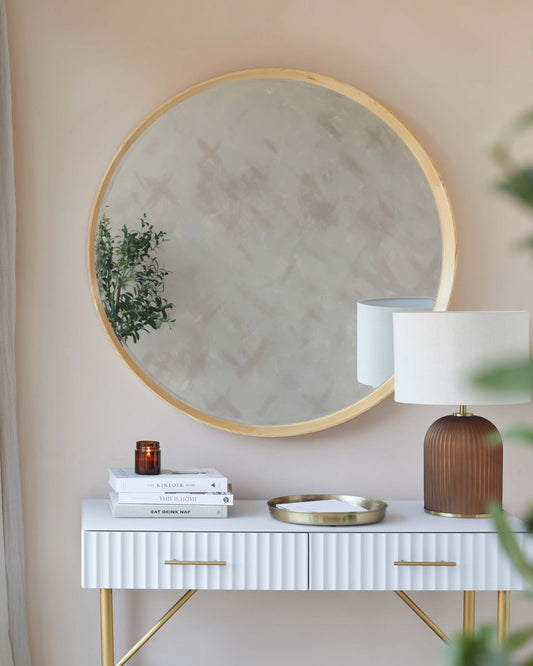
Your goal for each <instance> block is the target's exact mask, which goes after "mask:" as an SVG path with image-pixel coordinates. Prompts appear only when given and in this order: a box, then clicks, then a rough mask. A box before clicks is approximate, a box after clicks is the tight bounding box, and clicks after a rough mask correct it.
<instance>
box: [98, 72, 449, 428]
mask: <svg viewBox="0 0 533 666" xmlns="http://www.w3.org/2000/svg"><path fill="white" fill-rule="evenodd" d="M452 246H453V247H452ZM446 248H447V249H446ZM454 250H455V237H454V232H453V218H452V213H451V210H450V207H449V203H448V200H447V197H446V192H445V190H444V187H443V185H442V181H441V180H440V178H439V177H438V174H437V172H436V170H435V167H434V166H433V164H432V162H431V160H430V159H429V157H428V156H427V154H426V153H425V151H424V150H423V148H422V147H421V146H420V144H419V143H418V142H417V140H416V139H415V138H414V137H413V135H412V134H411V133H410V132H409V131H408V130H407V129H406V128H405V126H404V125H402V124H401V123H400V121H398V120H397V119H396V118H395V117H394V116H393V115H392V114H391V113H390V112H389V111H387V110H386V109H385V108H384V107H382V106H381V105H379V104H378V103H377V102H375V100H373V99H372V98H370V97H368V96H366V95H365V94H364V93H361V92H360V91H358V90H357V89H355V88H352V87H351V86H347V85H346V84H341V83H339V82H337V81H334V80H333V79H328V78H327V77H319V76H318V75H310V74H308V73H303V72H296V71H292V70H256V71H255V72H251V73H237V74H233V75H227V76H225V77H220V78H219V79H216V80H211V81H209V82H206V83H204V84H200V85H199V86H196V87H195V88H193V89H191V90H189V91H186V92H185V93H182V94H181V95H178V96H177V97H176V98H174V99H173V100H170V102H168V103H167V104H166V105H164V106H163V107H161V108H160V109H158V110H156V112H154V114H152V115H151V116H149V117H148V118H147V119H146V120H145V121H144V122H143V123H141V125H140V126H139V127H138V128H137V129H136V130H135V131H134V132H133V134H132V135H131V136H130V137H129V139H128V140H127V141H126V142H125V144H124V145H123V146H122V147H121V149H120V150H119V152H118V153H117V156H116V157H115V159H114V160H113V162H112V164H111V166H110V168H109V170H108V172H107V174H106V176H105V178H104V181H103V183H102V185H101V187H100V190H99V193H98V196H97V199H96V202H95V206H94V209H93V215H92V220H91V231H90V238H89V266H90V272H91V282H92V287H93V293H94V295H95V300H96V303H97V307H98V311H99V313H100V316H101V318H102V321H103V323H104V326H105V327H106V330H107V332H108V334H109V336H110V337H111V339H112V341H113V342H114V344H115V345H116V346H117V349H118V350H119V352H120V353H121V355H122V356H123V358H124V359H125V360H126V361H127V363H128V365H130V367H131V368H132V369H133V370H134V371H135V372H136V373H137V374H138V375H139V376H140V377H141V379H143V381H145V382H146V383H147V384H148V386H149V387H150V388H152V390H154V391H156V393H158V394H159V395H160V396H162V397H163V398H165V399H166V400H168V401H169V402H171V403H172V404H174V405H175V406H177V407H178V408H180V409H182V410H183V411H185V412H186V413H188V414H190V415H192V416H194V417H196V418H198V419H200V420H202V421H205V422H207V423H209V424H211V425H215V426H218V427H222V428H225V429H228V430H233V431H235V432H242V433H247V434H258V435H283V434H297V433H301V432H307V431H311V430H318V429H321V428H323V427H328V426H329V425H334V424H335V423H339V422H341V421H343V420H346V419H348V418H351V417H352V416H354V415H355V414H356V413H359V412H360V411H363V410H364V409H366V408H368V406H371V404H373V403H375V402H377V401H378V399H382V397H384V396H385V395H386V394H387V393H388V392H390V386H389V387H388V388H387V390H382V391H381V393H379V389H378V393H377V394H376V390H375V389H374V388H372V387H371V386H368V385H365V384H362V383H359V382H358V381H357V375H358V373H357V344H356V340H357V330H356V329H357V317H356V309H357V306H356V303H357V301H358V300H360V299H373V298H411V297H423V298H431V299H436V300H437V304H436V307H437V309H443V308H445V307H446V305H447V302H448V298H449V295H450V292H451V285H452V282H453V272H454V266H455V259H454V257H455V252H454ZM365 401H366V402H365Z"/></svg>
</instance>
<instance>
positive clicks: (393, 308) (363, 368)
mask: <svg viewBox="0 0 533 666" xmlns="http://www.w3.org/2000/svg"><path fill="white" fill-rule="evenodd" d="M434 305H435V299H434V298H372V299H369V300H364V301H358V302H357V381H358V382H359V383H360V384H365V385H367V386H373V387H376V386H379V385H380V384H383V382H384V381H386V380H387V379H388V378H389V377H390V376H391V375H392V373H393V372H394V351H393V344H392V314H393V312H415V311H424V310H425V311H431V310H433V306H434Z"/></svg>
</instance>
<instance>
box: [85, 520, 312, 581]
mask: <svg viewBox="0 0 533 666" xmlns="http://www.w3.org/2000/svg"><path fill="white" fill-rule="evenodd" d="M307 546H308V537H307V534H305V533H300V534H292V533H284V534H279V533H253V532H249V533H248V532H246V533H235V532H225V533H218V532H206V533H194V532H98V531H94V532H92V531H85V532H83V540H82V550H83V552H82V586H83V587H95V588H131V589H186V588H187V589H188V588H194V589H198V590H306V589H307V588H308V548H307ZM168 560H179V561H182V560H183V561H188V562H198V561H200V562H207V561H209V562H213V561H216V562H221V561H224V562H226V565H224V566H217V565H207V564H188V565H184V564H165V561H168Z"/></svg>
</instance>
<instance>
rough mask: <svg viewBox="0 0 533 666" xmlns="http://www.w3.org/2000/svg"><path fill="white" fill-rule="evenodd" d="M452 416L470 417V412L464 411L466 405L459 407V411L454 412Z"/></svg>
mask: <svg viewBox="0 0 533 666" xmlns="http://www.w3.org/2000/svg"><path fill="white" fill-rule="evenodd" d="M453 415H454V416H472V412H469V411H468V410H467V409H466V405H459V411H458V412H454V414H453Z"/></svg>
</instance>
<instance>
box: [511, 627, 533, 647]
mask: <svg viewBox="0 0 533 666" xmlns="http://www.w3.org/2000/svg"><path fill="white" fill-rule="evenodd" d="M531 638H533V627H525V628H524V629H519V630H518V631H513V633H512V634H509V637H508V639H507V643H506V646H507V649H508V650H510V651H511V652H512V651H514V650H518V649H519V648H521V647H522V646H524V645H525V644H526V643H528V642H529V641H530V640H531Z"/></svg>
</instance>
